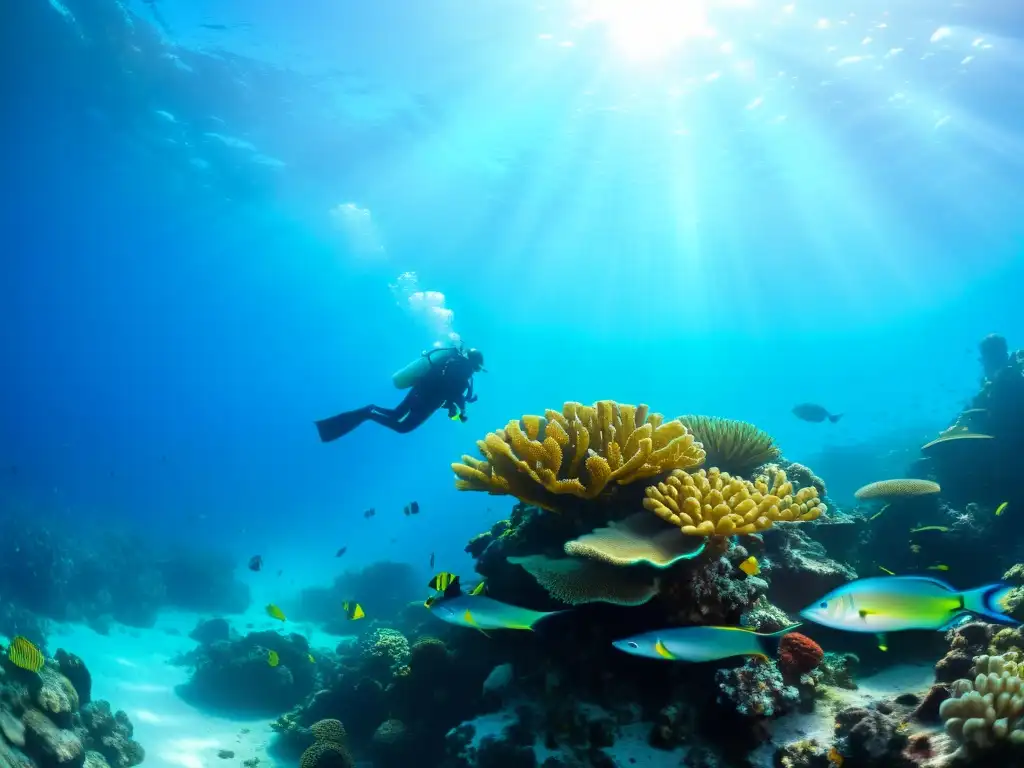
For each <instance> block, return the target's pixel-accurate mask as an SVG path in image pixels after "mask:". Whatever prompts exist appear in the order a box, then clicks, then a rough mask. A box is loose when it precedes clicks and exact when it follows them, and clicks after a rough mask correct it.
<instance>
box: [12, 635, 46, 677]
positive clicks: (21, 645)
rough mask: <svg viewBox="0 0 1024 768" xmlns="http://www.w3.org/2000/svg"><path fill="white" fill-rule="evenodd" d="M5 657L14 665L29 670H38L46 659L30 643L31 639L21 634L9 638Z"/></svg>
mask: <svg viewBox="0 0 1024 768" xmlns="http://www.w3.org/2000/svg"><path fill="white" fill-rule="evenodd" d="M7 658H8V659H10V660H11V663H12V664H14V666H16V667H21V668H22V669H27V670H28V671H29V672H38V671H39V670H40V669H42V668H43V663H44V662H45V661H46V659H45V658H44V657H43V654H42V652H41V651H40V650H39V649H38V648H36V647H35V646H34V645H33V644H32V641H31V640H28V639H27V638H24V637H22V636H21V635H18V636H17V637H15V638H14V639H13V640H11V644H10V645H9V646H7Z"/></svg>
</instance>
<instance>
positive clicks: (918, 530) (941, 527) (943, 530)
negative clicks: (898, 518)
mask: <svg viewBox="0 0 1024 768" xmlns="http://www.w3.org/2000/svg"><path fill="white" fill-rule="evenodd" d="M922 531H938V532H939V533H949V528H947V527H946V526H944V525H925V526H923V527H921V528H911V529H910V532H911V533H921V532H922Z"/></svg>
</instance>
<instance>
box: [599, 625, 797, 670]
mask: <svg viewBox="0 0 1024 768" xmlns="http://www.w3.org/2000/svg"><path fill="white" fill-rule="evenodd" d="M799 626H800V625H799V624H794V625H793V626H791V627H786V629H781V630H779V631H778V632H772V633H770V634H763V633H761V632H755V631H753V630H752V629H743V628H742V627H670V628H669V629H662V630H656V631H654V632H644V633H643V634H640V635H633V637H627V638H626V639H624V640H616V641H615V642H613V643H612V645H613V646H615V647H616V648H618V649H619V650H620V651H624V652H626V653H630V654H632V655H634V656H644V657H645V658H648V659H663V660H665V661H694V662H699V661H718V660H719V659H728V658H730V657H732V656H760V657H762V658H766V659H767V658H770V657H771V656H774V655H775V654H776V652H777V651H778V650H779V642H780V641H781V640H782V638H783V636H784V635H787V634H789V633H790V632H792V631H793V630H794V629H796V628H797V627H799Z"/></svg>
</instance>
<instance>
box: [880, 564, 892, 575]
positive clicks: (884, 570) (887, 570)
mask: <svg viewBox="0 0 1024 768" xmlns="http://www.w3.org/2000/svg"><path fill="white" fill-rule="evenodd" d="M878 570H880V571H881V572H882V573H887V574H889V575H890V576H895V575H896V574H895V573H893V572H892V571H890V570H889V569H888V568H883V567H882V566H878Z"/></svg>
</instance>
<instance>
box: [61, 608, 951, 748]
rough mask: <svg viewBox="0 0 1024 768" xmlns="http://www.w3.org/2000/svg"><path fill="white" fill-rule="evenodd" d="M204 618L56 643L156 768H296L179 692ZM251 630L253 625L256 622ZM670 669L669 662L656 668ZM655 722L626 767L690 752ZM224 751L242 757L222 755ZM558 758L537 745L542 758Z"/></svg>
mask: <svg viewBox="0 0 1024 768" xmlns="http://www.w3.org/2000/svg"><path fill="white" fill-rule="evenodd" d="M203 618H208V617H202V616H197V615H196V614H192V613H188V614H184V613H182V614H171V613H165V614H162V616H161V618H160V619H159V621H158V622H157V624H156V626H155V627H153V628H150V629H134V628H130V627H122V626H120V625H114V626H113V627H112V628H111V630H110V634H108V635H101V634H98V633H97V632H95V631H93V630H92V629H90V628H88V627H85V626H81V625H72V624H58V625H54V628H53V631H52V633H51V637H50V640H49V647H50V650H51V651H55V650H56V649H57V648H65V649H66V650H68V651H70V652H71V653H75V654H77V655H78V656H80V657H81V658H82V659H83V660H84V661H85V664H86V666H87V667H88V668H89V671H90V672H91V673H92V679H93V698H98V699H107V700H108V701H110V703H111V705H112V706H113V708H114V709H123V710H124V711H125V712H127V713H128V716H129V717H130V718H131V721H132V723H133V725H134V726H135V738H136V740H138V741H139V742H140V743H141V744H142V746H143V747H145V749H146V760H145V763H144V765H145V766H148V767H152V768H215V767H220V768H236V767H241V766H242V763H243V762H244V761H246V760H250V759H251V758H259V768H292V766H291V765H290V763H286V762H283V761H281V760H279V759H275V757H274V756H273V754H271V753H270V752H268V747H269V746H270V744H271V742H272V741H273V737H274V735H273V731H272V730H271V729H270V723H271V722H272V720H273V719H272V718H249V719H246V718H240V717H235V716H227V715H222V714H215V713H210V712H205V711H201V710H199V709H196V708H195V707H193V706H191V705H190V704H187V703H185V702H184V701H182V700H181V699H180V698H179V697H178V696H177V694H176V693H175V690H174V689H175V686H177V685H179V684H181V683H184V682H185V681H186V680H187V679H188V673H189V670H188V669H187V668H186V667H179V666H175V665H173V664H171V663H170V662H171V659H172V658H174V657H175V656H177V655H178V654H181V653H183V652H186V651H189V650H191V649H192V648H194V647H195V646H196V643H195V641H193V640H191V639H189V637H188V633H189V632H191V631H192V629H193V628H194V627H195V626H196V624H197V623H198V622H199V621H200V620H201V619H203ZM230 621H231V623H232V626H234V627H235V629H236V630H238V631H239V632H240V633H245V632H248V631H256V630H263V629H273V630H276V631H280V632H286V633H287V632H297V633H299V634H303V635H305V636H306V637H307V638H308V639H309V641H310V644H311V646H313V647H314V648H316V647H326V648H332V649H333V648H335V647H336V646H337V645H338V643H339V641H340V638H338V637H336V636H332V635H326V634H324V633H322V632H320V631H318V630H314V629H312V628H311V627H310V626H309V625H303V624H295V623H292V622H288V623H287V624H286V625H281V624H280V623H279V622H275V621H272V620H270V619H268V618H267V617H266V616H265V615H264V614H262V613H259V612H256V613H253V612H250V613H249V614H247V615H245V616H241V617H238V616H236V617H232V619H231V620H230ZM250 624H251V626H249V625H250ZM653 663H660V662H653ZM933 679H934V672H933V667H932V665H930V664H923V665H902V666H897V667H893V668H891V669H888V670H886V671H885V672H882V673H879V674H876V675H872V676H870V677H864V678H861V679H859V680H858V681H857V682H858V685H859V688H858V689H857V690H855V691H844V690H839V691H835V692H834V696H833V697H832V701H830V702H826V701H821V702H819V704H818V706H817V707H816V711H815V712H814V713H812V714H792V715H787V716H784V717H781V718H778V719H777V720H775V721H774V722H773V723H772V724H771V732H772V734H773V743H770V744H765V745H764V746H763V747H761V748H760V749H759V750H758V751H757V753H756V754H755V760H754V762H755V764H757V765H762V766H765V767H766V768H767V766H771V765H772V753H773V751H774V748H775V745H776V744H786V743H789V742H791V741H797V740H800V739H810V738H816V739H818V740H819V741H820V742H821V743H824V744H827V743H829V740H830V739H831V737H832V733H833V722H834V720H833V713H834V711H835V710H836V709H837V708H842V707H845V706H854V705H857V706H864V705H866V704H868V703H870V702H872V701H877V700H879V699H884V698H891V697H893V696H895V695H898V694H900V693H906V692H923V691H926V690H927V689H928V688H929V686H930V685H931V683H932V681H933ZM512 718H513V715H512V713H511V712H510V711H503V712H497V713H494V714H489V715H484V716H482V717H480V718H477V719H476V720H474V721H472V723H473V725H474V726H475V727H476V735H475V741H479V739H482V738H483V737H484V736H486V735H488V734H499V733H500V732H501V730H502V729H503V728H504V727H505V725H507V724H508V723H510V722H511V721H512ZM649 733H650V725H649V724H647V723H637V724H634V725H629V726H625V727H623V728H622V729H621V730H620V733H619V735H618V738H617V740H616V743H615V745H614V746H613V747H611V748H610V749H609V750H607V751H608V753H609V755H610V756H611V757H612V758H613V760H615V762H616V764H618V765H621V766H623V767H624V768H625V767H626V766H631V767H633V768H670V767H671V768H677V766H679V765H680V764H681V762H682V759H683V757H684V755H685V750H684V749H683V748H680V749H676V750H674V751H672V752H665V751H662V750H657V749H653V748H651V747H650V746H648V744H647V736H648V734H649ZM220 750H231V751H232V752H234V756H233V757H231V758H227V759H224V758H221V757H219V756H218V752H219V751H220ZM551 754H553V753H552V752H550V751H549V750H547V749H545V748H544V747H543V746H542V745H538V747H537V757H538V762H543V760H544V759H545V758H547V757H548V756H549V755H551Z"/></svg>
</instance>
